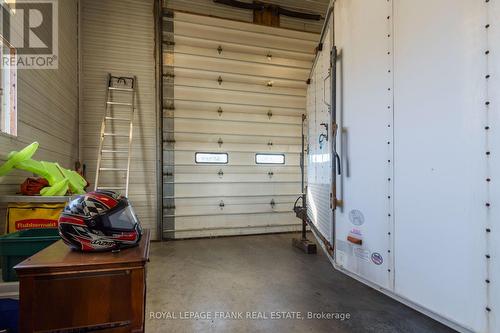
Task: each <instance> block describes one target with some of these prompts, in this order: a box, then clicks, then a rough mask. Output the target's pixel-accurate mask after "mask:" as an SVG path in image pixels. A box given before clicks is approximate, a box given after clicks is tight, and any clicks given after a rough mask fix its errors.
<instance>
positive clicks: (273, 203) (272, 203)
mask: <svg viewBox="0 0 500 333" xmlns="http://www.w3.org/2000/svg"><path fill="white" fill-rule="evenodd" d="M269 204H270V205H271V208H272V209H274V207H276V202H275V201H274V199H271V202H270V203H269Z"/></svg>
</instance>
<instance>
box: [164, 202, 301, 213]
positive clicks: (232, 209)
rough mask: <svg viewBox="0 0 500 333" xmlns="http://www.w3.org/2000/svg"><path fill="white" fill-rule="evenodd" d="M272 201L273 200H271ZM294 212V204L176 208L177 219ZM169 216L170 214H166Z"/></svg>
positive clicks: (245, 204)
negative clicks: (199, 216) (200, 216)
mask: <svg viewBox="0 0 500 333" xmlns="http://www.w3.org/2000/svg"><path fill="white" fill-rule="evenodd" d="M271 200H272V199H271ZM292 211H293V202H292V203H287V204H279V203H277V204H275V205H273V206H271V205H270V204H269V203H261V204H250V203H244V204H241V205H226V204H225V202H224V207H223V208H221V207H220V206H219V203H217V204H215V205H212V206H208V205H196V204H195V205H192V206H178V205H176V206H175V217H187V216H198V215H227V214H251V213H253V214H256V213H259V214H264V213H271V214H272V213H290V212H292ZM166 215H168V212H167V213H166Z"/></svg>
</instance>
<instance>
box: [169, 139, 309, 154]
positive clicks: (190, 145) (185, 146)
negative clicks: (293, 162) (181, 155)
mask: <svg viewBox="0 0 500 333" xmlns="http://www.w3.org/2000/svg"><path fill="white" fill-rule="evenodd" d="M175 149H176V150H177V151H192V152H196V151H222V150H223V151H225V152H252V153H255V152H261V151H264V152H266V153H269V154H283V153H292V154H300V150H301V146H299V145H276V144H273V145H272V146H271V147H269V146H268V145H267V143H266V144H246V143H224V144H223V147H221V146H220V145H219V144H218V143H216V142H213V143H205V142H202V143H197V142H193V141H176V143H175Z"/></svg>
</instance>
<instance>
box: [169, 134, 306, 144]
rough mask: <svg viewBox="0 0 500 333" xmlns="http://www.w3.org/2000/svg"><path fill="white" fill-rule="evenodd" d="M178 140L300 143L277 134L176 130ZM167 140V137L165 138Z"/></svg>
mask: <svg viewBox="0 0 500 333" xmlns="http://www.w3.org/2000/svg"><path fill="white" fill-rule="evenodd" d="M174 134H175V140H176V141H195V140H196V141H197V142H215V143H217V142H218V141H219V139H222V140H223V141H224V143H244V142H248V143H252V144H253V143H255V144H265V145H267V144H270V143H272V146H274V145H275V144H276V145H300V138H298V137H293V136H276V135H244V134H234V135H231V134H210V133H192V132H179V131H177V130H176V131H175V133H174ZM165 140H166V138H165Z"/></svg>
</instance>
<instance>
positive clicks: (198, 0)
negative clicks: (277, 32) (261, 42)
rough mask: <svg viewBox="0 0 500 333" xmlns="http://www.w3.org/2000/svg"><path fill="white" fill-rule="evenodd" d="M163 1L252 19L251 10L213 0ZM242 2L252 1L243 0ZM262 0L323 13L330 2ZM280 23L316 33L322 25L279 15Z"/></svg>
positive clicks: (198, 11)
mask: <svg viewBox="0 0 500 333" xmlns="http://www.w3.org/2000/svg"><path fill="white" fill-rule="evenodd" d="M163 2H164V7H166V8H169V9H174V10H181V11H187V12H190V13H196V14H203V15H208V16H215V17H221V18H228V19H232V20H239V21H244V22H252V21H253V13H252V11H251V10H244V9H238V8H234V7H229V6H224V5H221V4H215V3H214V2H213V0H163ZM244 2H252V1H251V0H244ZM263 2H266V3H271V4H276V5H280V6H283V7H284V8H287V9H293V10H296V11H303V12H306V13H315V14H320V15H324V14H325V12H326V9H327V8H328V3H329V2H330V0H265V1H263ZM280 23H281V27H282V28H287V29H295V30H301V31H310V32H318V33H319V32H320V31H321V27H322V26H323V20H320V21H311V20H300V19H296V18H292V17H287V16H283V15H282V16H281V17H280Z"/></svg>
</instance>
